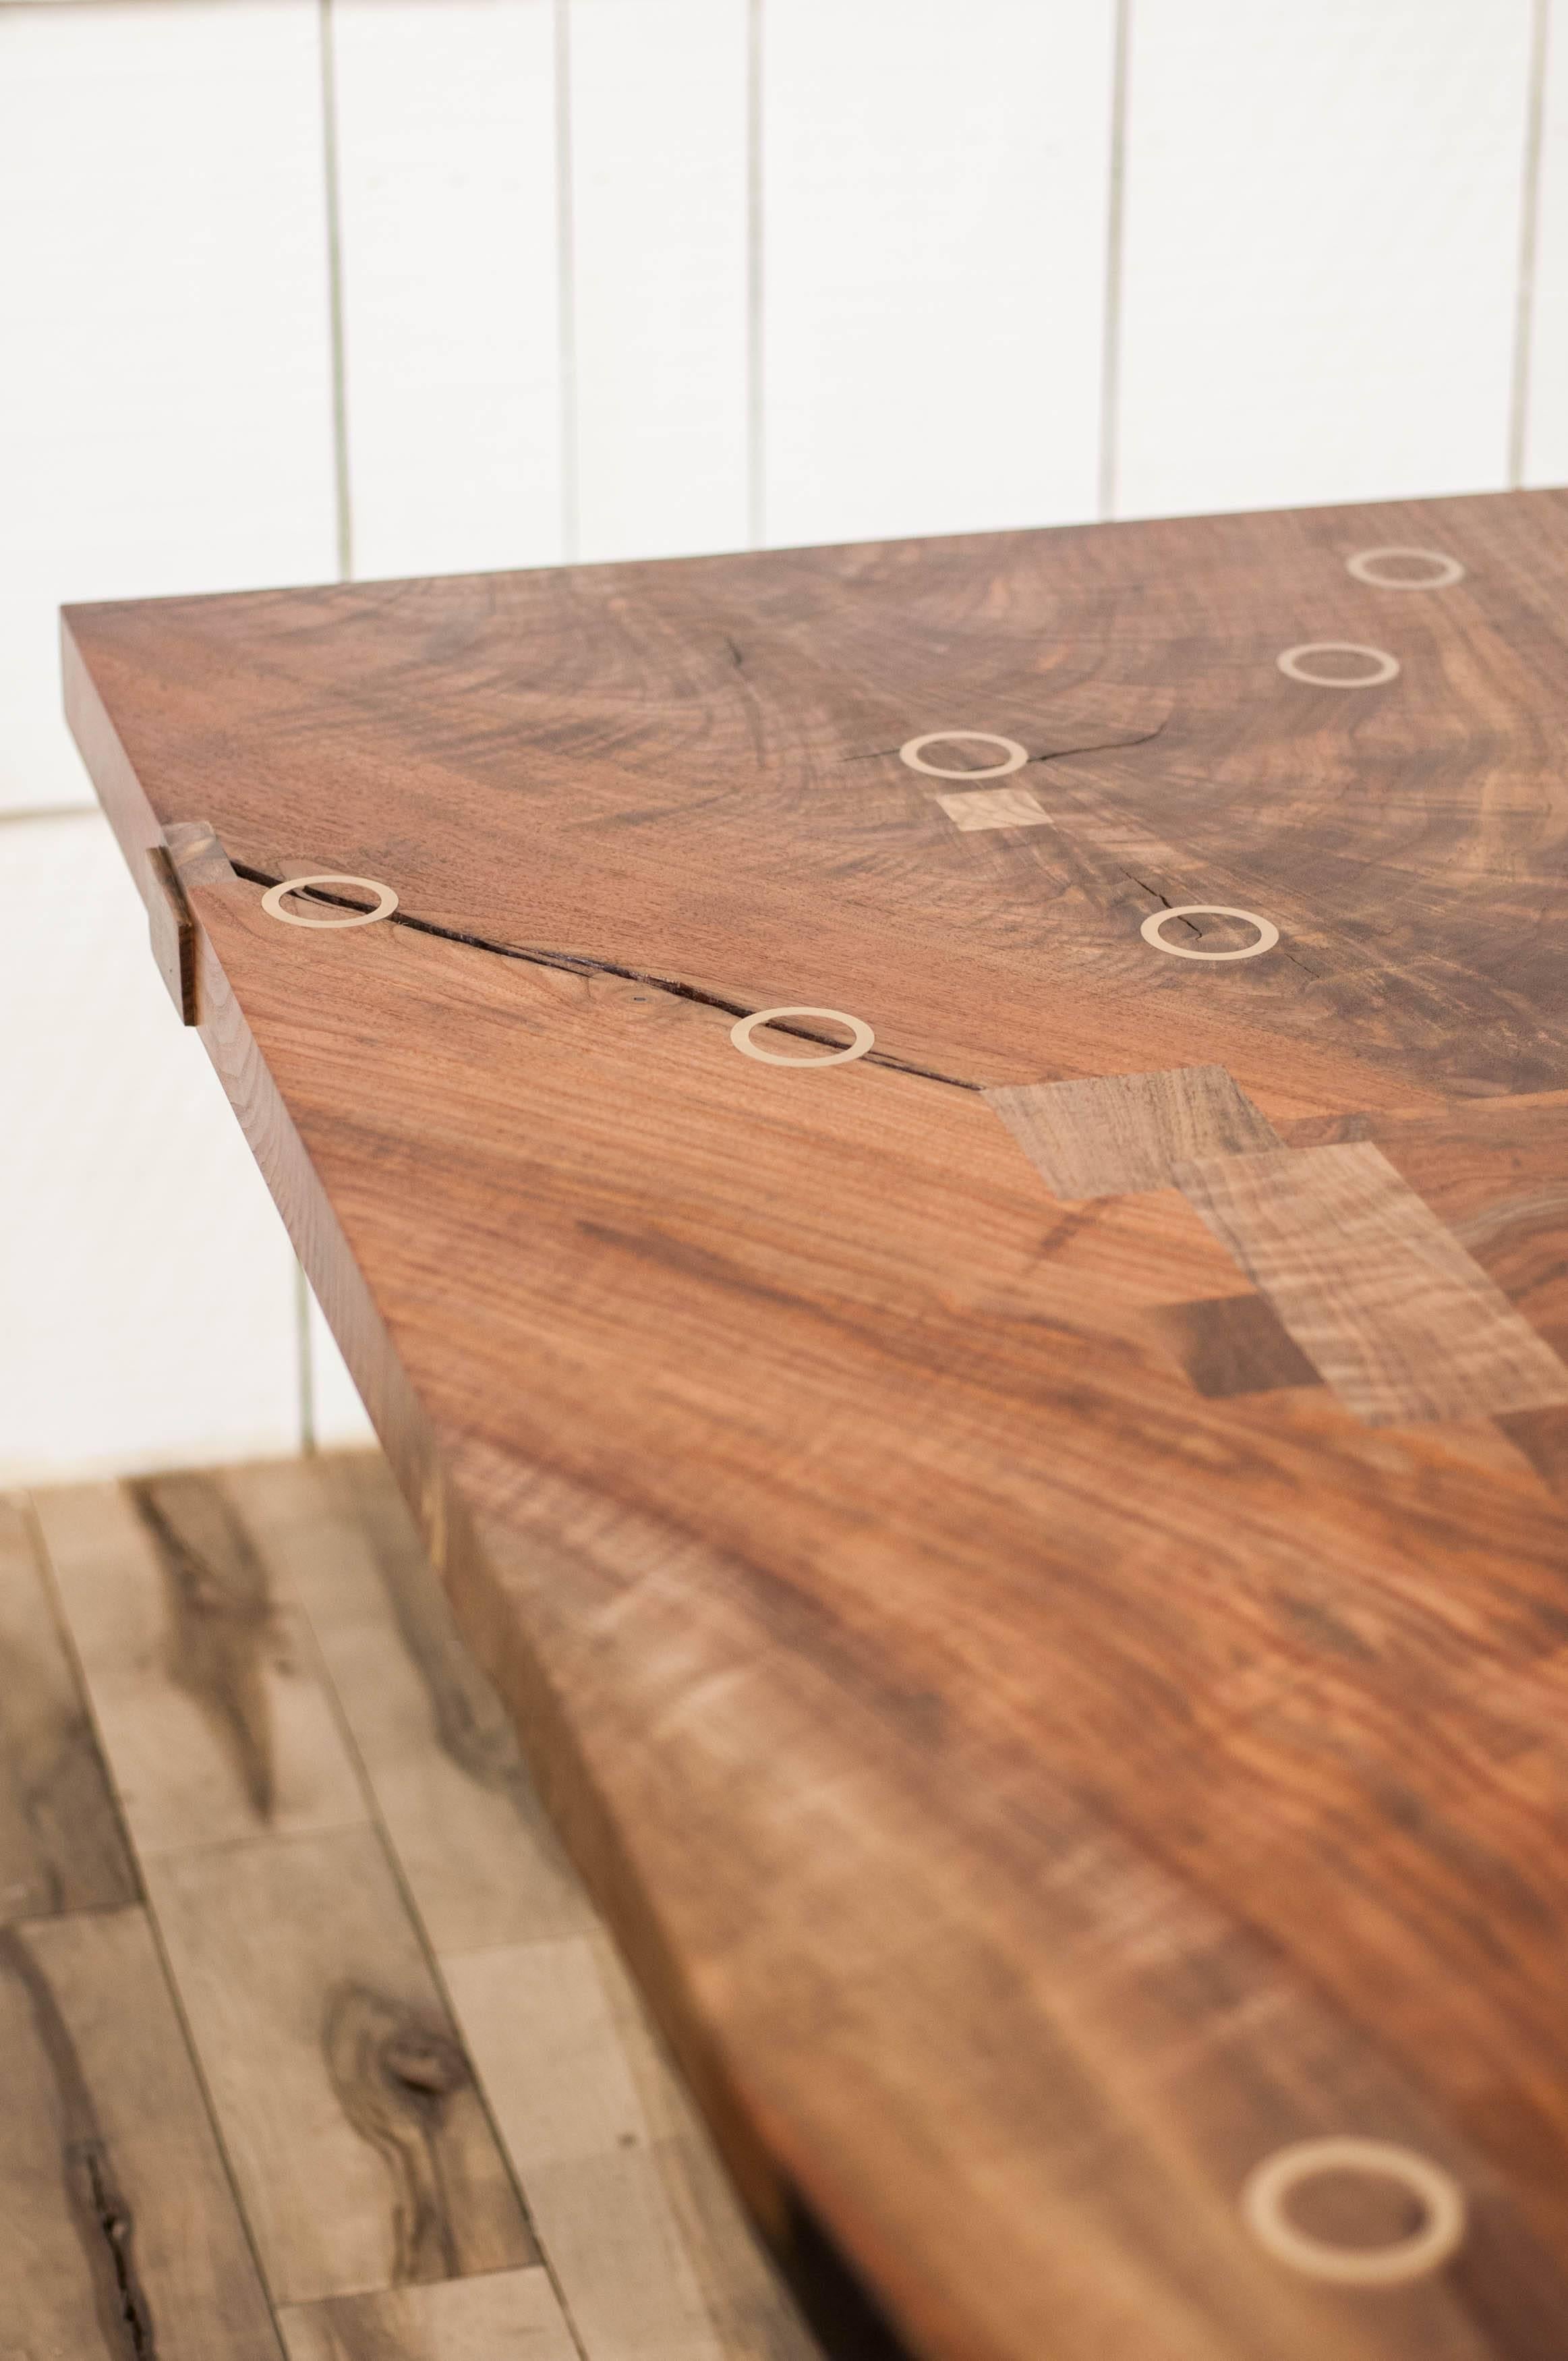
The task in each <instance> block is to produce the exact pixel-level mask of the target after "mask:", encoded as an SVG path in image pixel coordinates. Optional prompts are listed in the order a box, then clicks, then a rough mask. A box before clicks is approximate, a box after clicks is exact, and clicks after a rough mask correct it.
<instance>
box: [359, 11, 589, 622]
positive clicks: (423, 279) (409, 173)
mask: <svg viewBox="0 0 1568 2361" xmlns="http://www.w3.org/2000/svg"><path fill="white" fill-rule="evenodd" d="M332 25H333V55H334V83H335V91H336V118H337V119H336V126H335V132H336V151H337V159H338V206H339V218H340V224H341V261H342V288H343V330H344V347H345V362H346V407H347V424H348V449H349V486H350V508H351V518H352V528H353V561H354V571H355V572H356V574H357V575H359V576H362V577H365V576H376V575H397V574H423V573H455V572H466V571H480V570H483V569H486V568H489V567H498V566H532V565H542V564H549V563H551V562H553V561H554V560H555V559H556V558H558V557H559V556H560V555H561V485H560V470H561V432H560V400H561V397H560V379H559V368H558V357H557V319H556V252H555V177H554V176H555V132H554V12H553V7H552V0H397V5H393V6H389V5H386V0H335V5H334V8H333V11H332Z"/></svg>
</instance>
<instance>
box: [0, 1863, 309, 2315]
mask: <svg viewBox="0 0 1568 2361" xmlns="http://www.w3.org/2000/svg"><path fill="white" fill-rule="evenodd" d="M0 2042H3V2044H4V2050H5V2105H4V2106H3V2107H0V2288H3V2289H4V2290H5V2323H4V2328H3V2329H0V2334H3V2335H4V2337H5V2345H4V2347H3V2348H0V2349H4V2350H5V2351H6V2352H7V2353H8V2354H9V2353H10V2352H13V2351H15V2352H16V2353H17V2354H18V2355H20V2356H25V2361H34V2356H37V2361H56V2356H59V2361H278V2350H279V2348H278V2343H277V2339H276V2336H275V2334H274V2332H273V2328H272V2324H271V2319H270V2315H269V2312H268V2308H267V2303H266V2301H265V2298H264V2297H263V2295H262V2292H261V2288H260V2284H259V2282H258V2279H257V2276H256V2269H255V2265H254V2264H253V2262H252V2260H251V2257H250V2253H249V2249H248V2247H247V2244H246V2239H245V2233H244V2231H243V2229H242V2228H241V2225H240V2221H239V2216H238V2214H237V2213H236V2210H235V2205H234V2201H233V2198H232V2196H231V2194H230V2191H229V2186H228V2182H227V2180H226V2178H225V2172H224V2168H223V2165H222V2162H221V2160H220V2158H219V2155H218V2150H217V2147H216V2143H215V2142H214V2138H213V2134H212V2130H211V2126H210V2125H209V2124H208V2121H207V2117H206V2113H205V2110H204V2108H203V2103H202V2098H201V2093H200V2091H199V2089H198V2087H197V2083H196V2078H195V2075H194V2073H193V2071H192V2066H191V2061H190V2059H189V2057H188V2056H187V2054H186V2050H185V2046H184V2043H183V2041H182V2039H181V2034H180V2028H179V2025H178V2022H177V2020H176V2017H175V2014H174V2009H173V2005H172V2004H171V2002H170V1996H169V1993H168V1990H167V1987H166V1986H165V1983H164V1981H163V1977H162V1974H161V1971H160V1970H159V1964H158V1959H157V1955H156V1953H155V1951H154V1949H153V1945H152V1938H151V1936H150V1934H149V1933H148V1926H147V1921H146V1919H145V1917H144V1916H143V1914H142V1913H141V1912H140V1911H139V1910H134V1909H133V1910H118V1911H90V1912H86V1913H83V1914H82V1915H81V1916H73V1917H64V1918H55V1919H49V1920H35V1921H34V1922H33V1923H32V1924H31V1925H29V1926H26V1927H9V1928H6V1929H4V1930H0Z"/></svg>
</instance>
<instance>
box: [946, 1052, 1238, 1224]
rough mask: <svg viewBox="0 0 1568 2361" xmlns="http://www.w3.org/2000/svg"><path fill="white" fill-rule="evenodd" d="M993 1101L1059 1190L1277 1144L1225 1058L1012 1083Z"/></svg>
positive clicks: (1127, 1186) (1078, 1190)
mask: <svg viewBox="0 0 1568 2361" xmlns="http://www.w3.org/2000/svg"><path fill="white" fill-rule="evenodd" d="M985 1100H986V1104H987V1105H988V1106H992V1107H994V1108H995V1110H996V1112H997V1114H998V1115H1000V1116H1001V1117H1002V1120H1003V1123H1004V1124H1005V1125H1006V1126H1007V1128H1008V1130H1009V1131H1010V1132H1011V1133H1012V1134H1013V1137H1014V1139H1015V1140H1016V1141H1017V1142H1018V1145H1019V1147H1020V1148H1022V1149H1023V1151H1024V1153H1025V1156H1026V1157H1027V1158H1028V1159H1029V1161H1030V1163H1031V1164H1032V1165H1033V1166H1034V1167H1035V1170H1036V1171H1037V1172H1038V1173H1039V1175H1040V1177H1041V1179H1042V1180H1044V1181H1045V1184H1046V1186H1047V1189H1049V1190H1050V1191H1051V1193H1052V1195H1053V1196H1057V1197H1067V1198H1083V1197H1120V1196H1123V1195H1124V1194H1126V1192H1127V1191H1130V1190H1138V1189H1168V1188H1169V1187H1170V1186H1171V1185H1172V1184H1171V1167H1172V1166H1173V1165H1175V1164H1177V1163H1179V1162H1182V1161H1183V1160H1185V1159H1187V1158H1190V1157H1195V1156H1223V1155H1228V1154H1240V1153H1243V1152H1245V1150H1246V1149H1248V1148H1276V1147H1277V1146H1278V1144H1279V1142H1278V1134H1277V1132H1276V1131H1275V1129H1274V1126H1273V1125H1272V1124H1270V1123H1269V1122H1268V1121H1267V1120H1266V1118H1265V1117H1264V1116H1263V1115H1259V1113H1258V1111H1257V1109H1256V1107H1255V1106H1254V1105H1253V1104H1252V1101H1251V1100H1250V1099H1249V1098H1248V1097H1247V1095H1246V1093H1245V1091H1241V1090H1238V1089H1237V1088H1236V1085H1235V1083H1234V1082H1233V1081H1232V1080H1231V1077H1230V1075H1229V1074H1227V1073H1226V1071H1225V1070H1224V1068H1223V1066H1179V1067H1177V1068H1176V1069H1174V1070H1173V1071H1171V1072H1168V1073H1163V1074H1106V1075H1104V1076H1102V1077H1100V1078H1098V1079H1097V1080H1095V1081H1093V1082H1035V1083H1028V1084H1025V1085H1024V1086H1023V1087H1022V1088H1020V1087H1018V1086H1017V1085H1014V1087H1012V1088H1011V1089H1007V1090H992V1091H987V1092H986V1093H985Z"/></svg>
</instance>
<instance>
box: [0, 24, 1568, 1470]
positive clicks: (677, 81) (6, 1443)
mask: <svg viewBox="0 0 1568 2361" xmlns="http://www.w3.org/2000/svg"><path fill="white" fill-rule="evenodd" d="M1554 9H1555V12H1556V19H1557V21H1556V22H1555V23H1554V22H1553V10H1554ZM1565 476H1568V0H1280V5H1275V6H1268V7H1260V6H1258V5H1256V0H0V811H6V812H9V813H11V814H13V815H21V814H26V813H37V814H38V815H40V816H38V817H34V818H21V817H13V818H11V820H10V821H9V823H8V824H5V825H0V884H3V885H4V887H5V907H6V909H7V911H8V913H10V916H9V917H8V920H7V926H6V928H5V932H4V935H3V936H0V961H3V962H4V971H5V982H6V984H7V986H8V989H7V992H6V996H5V1004H4V1005H5V1010H6V1012H7V1015H6V1022H5V1029H4V1032H3V1034H0V1093H3V1104H4V1105H5V1110H6V1120H5V1147H4V1151H3V1154H0V1255H3V1257H4V1259H3V1262H0V1478H4V1477H16V1476H18V1475H25V1476H34V1475H38V1474H47V1473H56V1474H61V1475H63V1474H67V1473H71V1472H75V1471H77V1470H79V1469H84V1468H100V1467H120V1466H143V1465H150V1464H154V1463H156V1462H158V1461H160V1460H163V1461H167V1460H173V1459H191V1458H195V1457H201V1456H210V1455H239V1454H242V1453H245V1452H247V1451H252V1450H272V1449H290V1448H292V1447H293V1446H294V1445H295V1444H296V1443H297V1442H298V1441H299V1439H300V1436H301V1431H302V1393H303V1395H304V1396H306V1397H308V1398H309V1400H310V1401H311V1405H312V1406H311V1408H310V1409H309V1410H308V1411H306V1412H305V1413H304V1415H306V1416H308V1417H309V1418H312V1419H313V1422H314V1424H315V1427H316V1430H317V1431H318V1432H319V1433H321V1434H322V1435H323V1437H338V1436H342V1435H345V1434H349V1433H356V1432H358V1431H359V1430H360V1424H361V1417H362V1414H361V1413H360V1411H359V1410H358V1406H357V1403H356V1400H355V1398H354V1394H353V1389H352V1387H351V1386H350V1385H349V1383H348V1380H347V1377H346V1373H345V1371H344V1369H343V1367H342V1365H341V1362H340V1361H339V1360H338V1359H337V1356H336V1355H335V1352H334V1348H333V1347H332V1345H331V1341H330V1339H329V1338H327V1336H326V1335H325V1333H324V1330H323V1328H322V1325H321V1323H320V1320H319V1315H315V1314H314V1313H312V1314H311V1316H310V1320H309V1323H308V1331H307V1341H308V1342H309V1344H310V1345H311V1348H312V1349H311V1351H310V1352H309V1354H308V1356H306V1357H307V1374H308V1383H307V1384H306V1385H305V1386H304V1387H303V1388H302V1372H301V1354H300V1344H301V1336H300V1326H299V1323H298V1320H297V1316H296V1315H297V1306H296V1301H295V1276H294V1268H293V1264H292V1259H291V1254H290V1251H289V1248H288V1245H287V1241H286V1240H285V1238H284V1237H283V1235H282V1232H281V1229H280V1224H279V1223H278V1221H277V1218H276V1216H275V1214H274V1213H273V1212H272V1210H271V1207H270V1205H269V1202H268V1201H267V1198H266V1195H265V1192H264V1191H263V1190H262V1188H261V1184H260V1182H259V1181H258V1179H257V1177H256V1175H255V1172H254V1170H252V1168H251V1166H250V1163H249V1159H248V1156H247V1152H246V1150H245V1149H244V1147H243V1144H242V1143H241V1141H240V1138H239V1135H238V1132H237V1129H236V1127H235V1126H234V1125H233V1123H232V1120H231V1119H230V1117H229V1115H228V1114H227V1111H226V1109H225V1107H224V1105H223V1104H222V1101H221V1096H220V1094H219V1093H218V1090H217V1087H216V1084H215V1082H214V1080H213V1077H212V1076H211V1074H210V1073H209V1072H208V1071H207V1069H206V1066H205V1062H204V1060H203V1055H202V1052H201V1050H200V1048H199V1046H198V1045H197V1043H196V1042H195V1041H194V1039H193V1038H192V1037H190V1036H188V1035H185V1034H184V1033H182V1031H181V1028H180V1027H178V1025H177V1024H176V1023H175V1021H174V1019H173V1016H172V1013H171V1012H170V1010H169V1008H168V1006H167V1005H166V1003H165V1002H164V1000H163V998H162V995H161V991H160V987H159V984H158V983H157V980H156V978H155V976H154V974H153V971H152V968H151V965H150V962H149V961H148V959H147V956H146V952H145V949H144V948H143V941H142V922H141V914H140V906H139V904H138V903H137V900H136V898H135V895H134V893H133V891H132V889H131V887H130V885H129V883H128V881H127V880H126V879H125V878H124V876H123V875H122V874H121V873H120V870H119V867H118V857H117V855H116V854H115V852H114V851H113V848H112V847H111V845H110V844H109V842H108V839H107V833H106V830H105V829H104V825H103V823H102V822H101V821H100V820H98V819H96V818H91V817H86V818H82V817H74V816H71V815H72V814H73V813H74V811H75V809H76V807H80V806H81V805H82V804H83V803H84V802H85V801H86V800H87V788H86V783H85V780H84V778H83V775H82V770H81V765H80V763H78V761H77V759H76V757H75V755H74V753H73V752H72V751H71V746H70V744H69V741H68V740H67V739H66V737H65V734H64V731H63V729H62V727H61V725H60V720H59V719H58V710H57V708H58V690H57V668H56V659H55V654H54V632H55V624H54V609H55V607H56V606H57V604H58V603H59V602H60V600H61V599H62V598H104V597H119V596H136V595H146V594H149V593H154V592H159V591H175V590H200V589H220V588H231V587H239V586H252V585H257V584H262V583H269V582H281V581H303V580H319V579H322V578H323V577H329V576H332V575H334V574H335V573H338V572H352V573H355V574H357V575H360V576H375V575H389V574H399V573H418V572H422V571H429V572H442V571H452V570H459V569H466V568H470V567H489V566H526V565H535V564H542V563H550V562H554V561H557V560H559V559H560V558H562V557H568V558H571V557H583V558H602V557H615V556H636V555H674V554H676V553H679V552H685V551H692V550H704V549H720V548H726V547H732V546H737V545H740V544H743V543H746V542H748V541H751V542H766V543H769V544H784V543H789V542H795V541H806V540H818V539H820V540H834V539H848V538H851V537H854V536H857V535H861V534H883V533H888V534H896V533H926V532H944V531H949V530H960V529H966V528H977V527H989V526H1002V525H1012V524H1033V523H1050V522H1066V521H1070V520H1076V519H1080V518H1084V517H1089V516H1092V515H1094V514H1096V513H1102V512H1107V511H1109V512H1114V513H1119V514H1124V515H1131V514H1140V513H1152V512H1158V511H1180V510H1190V509H1202V508H1207V507H1242V506H1251V505H1260V506H1262V505H1288V504H1291V503H1294V502H1301V501H1312V500H1355V499H1362V498H1376V497H1379V496H1383V495H1395V494H1400V493H1407V492H1409V493H1414V492H1423V491H1449V490H1469V489H1476V490H1479V489H1487V488H1491V487H1496V486H1498V485H1501V484H1504V483H1506V482H1508V481H1509V480H1513V479H1522V480H1526V481H1530V482H1547V481H1552V480H1560V479H1562V478H1563V477H1565Z"/></svg>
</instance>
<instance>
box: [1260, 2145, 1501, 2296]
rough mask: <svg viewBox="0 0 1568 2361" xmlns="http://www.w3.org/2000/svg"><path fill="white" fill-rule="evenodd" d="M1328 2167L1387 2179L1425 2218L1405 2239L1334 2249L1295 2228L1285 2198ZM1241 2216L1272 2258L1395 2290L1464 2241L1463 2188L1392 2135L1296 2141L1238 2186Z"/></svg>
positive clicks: (1312, 2275) (1311, 2275)
mask: <svg viewBox="0 0 1568 2361" xmlns="http://www.w3.org/2000/svg"><path fill="white" fill-rule="evenodd" d="M1328 2172H1360V2173H1366V2174H1369V2175H1371V2176H1372V2177H1373V2178H1374V2179H1376V2180H1392V2181H1394V2182H1396V2183H1397V2184H1398V2187H1399V2188H1401V2189H1406V2190H1409V2193H1410V2195H1411V2196H1412V2197H1414V2198H1415V2199H1417V2201H1418V2202H1419V2203H1420V2208H1421V2213H1422V2216H1423V2218H1422V2220H1421V2223H1420V2227H1419V2228H1417V2229H1415V2230H1413V2231H1412V2232H1411V2233H1410V2235H1409V2237H1408V2238H1400V2239H1398V2240H1397V2241H1396V2242H1395V2244H1394V2245H1392V2246H1331V2245H1330V2244H1329V2242H1328V2240H1327V2239H1326V2238H1314V2237H1312V2236H1311V2235H1310V2234H1309V2233H1308V2232H1307V2231H1305V2230H1299V2229H1298V2228H1297V2226H1296V2224H1294V2223H1293V2222H1292V2221H1291V2220H1290V2218H1289V2216H1288V2213H1286V2211H1285V2202H1286V2200H1287V2198H1288V2197H1289V2196H1290V2195H1291V2194H1292V2193H1293V2192H1294V2191H1296V2190H1298V2189H1299V2188H1300V2186H1301V2184H1302V2182H1303V2181H1308V2180H1317V2179H1318V2178H1319V2176H1320V2175H1321V2174H1323V2173H1328ZM1241 2210H1242V2219H1243V2221H1244V2222H1245V2224H1246V2225H1247V2228H1248V2229H1249V2230H1250V2231H1251V2232H1252V2235H1253V2236H1254V2237H1255V2239H1256V2240H1257V2242H1258V2245H1259V2246H1262V2247H1264V2248H1265V2249H1266V2251H1267V2253H1269V2254H1271V2255H1272V2256H1273V2257H1274V2258H1275V2260H1276V2261H1277V2262H1281V2263H1288V2265H1289V2266H1290V2268H1291V2269H1292V2270H1296V2271H1300V2272H1302V2273H1304V2274H1305V2276H1306V2277H1307V2278H1308V2279H1332V2280H1335V2281H1337V2283H1338V2284H1339V2285H1340V2286H1341V2287H1398V2286H1399V2285H1400V2284H1401V2283H1402V2282H1403V2281H1404V2280H1406V2279H1421V2278H1424V2277H1425V2275H1426V2273H1427V2272H1428V2271H1435V2270H1437V2269H1438V2268H1440V2267H1441V2266H1442V2264H1443V2263H1445V2262H1447V2260H1448V2258H1449V2257H1450V2256H1451V2255H1452V2254H1453V2253H1454V2251H1455V2250H1456V2249H1457V2248H1458V2247H1459V2246H1461V2245H1462V2244H1463V2242H1464V2191H1463V2190H1462V2189H1461V2188H1460V2187H1459V2184H1458V2182H1457V2181H1456V2180H1454V2179H1453V2176H1452V2175H1451V2174H1449V2173H1446V2172H1444V2171H1443V2170H1442V2167H1441V2166H1440V2165H1435V2164H1433V2163H1432V2162H1431V2159H1430V2158H1427V2157H1424V2156H1418V2155H1417V2154H1416V2152H1415V2150H1414V2149H1413V2148H1408V2147H1396V2146H1395V2145H1394V2143H1393V2142H1392V2141H1391V2140H1375V2139H1357V2138H1353V2137H1350V2136H1339V2137H1336V2138H1332V2139H1313V2140H1299V2141H1298V2142H1297V2143H1296V2145H1295V2146H1294V2147H1282V2148H1280V2149H1279V2151H1278V2152H1277V2155H1274V2156H1271V2157H1268V2158H1266V2159H1265V2161H1264V2162H1263V2163H1262V2164H1260V2165H1257V2166H1255V2168H1254V2169H1253V2170H1252V2171H1251V2172H1250V2173H1249V2174H1248V2175H1247V2178H1246V2180H1245V2183H1244V2184H1243V2187H1242V2193H1241Z"/></svg>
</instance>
